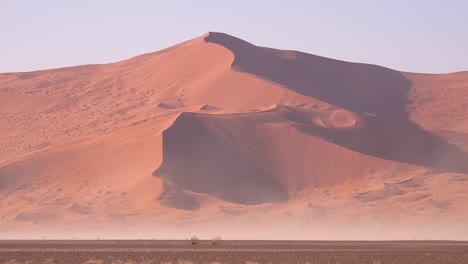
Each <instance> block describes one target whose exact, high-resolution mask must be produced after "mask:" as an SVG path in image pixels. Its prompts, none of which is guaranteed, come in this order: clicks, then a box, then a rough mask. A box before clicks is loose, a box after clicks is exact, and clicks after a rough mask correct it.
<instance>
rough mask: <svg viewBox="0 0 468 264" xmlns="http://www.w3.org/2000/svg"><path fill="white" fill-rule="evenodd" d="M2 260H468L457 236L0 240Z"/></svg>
mask: <svg viewBox="0 0 468 264" xmlns="http://www.w3.org/2000/svg"><path fill="white" fill-rule="evenodd" d="M0 263H11V264H13V263H18V264H19V263H31V264H32V263H67V264H75V263H76V264H78V263H79V264H86V263H87V264H97V263H111V264H114V263H115V264H130V263H132V264H136V263H144V264H149V263H155V264H156V263H161V264H162V263H164V264H169V263H173V264H195V263H208V264H210V263H213V264H214V263H216V264H221V263H226V264H231V263H232V264H239V263H246V264H254V263H258V264H268V263H271V264H274V263H304V264H305V263H310V264H312V263H317V264H318V263H329V264H338V263H349V264H353V263H356V264H357V263H359V264H362V263H369V264H377V263H379V264H385V263H408V264H419V263H421V264H431V263H434V264H445V263H447V264H454V263H460V264H461V263H468V242H454V241H386V242H377V241H374V242H357V241H355V242H344V241H340V242H334V241H218V243H217V244H215V245H213V244H212V241H209V240H208V241H203V240H202V241H199V243H198V244H196V245H192V244H191V241H190V240H186V241H181V240H179V241H169V240H166V241H164V240H140V241H129V240H125V241H117V240H108V241H97V240H96V241H1V242H0Z"/></svg>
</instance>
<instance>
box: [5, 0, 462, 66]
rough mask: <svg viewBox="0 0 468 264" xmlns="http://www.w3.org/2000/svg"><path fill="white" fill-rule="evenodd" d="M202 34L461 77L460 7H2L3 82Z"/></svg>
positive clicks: (96, 3) (398, 2)
mask: <svg viewBox="0 0 468 264" xmlns="http://www.w3.org/2000/svg"><path fill="white" fill-rule="evenodd" d="M208 31H218V32H224V33H227V34H230V35H234V36H237V37H239V38H242V39H244V40H246V41H249V42H251V43H253V44H256V45H260V46H267V47H272V48H279V49H292V50H299V51H303V52H307V53H312V54H316V55H320V56H325V57H330V58H335V59H340V60H346V61H353V62H363V63H372V64H378V65H382V66H385V67H390V68H393V69H397V70H402V71H412V72H427V73H446V72H454V71H467V70H468V1H464V0H445V1H442V0H393V1H386V0H379V1H377V0H361V1H359V0H342V1H337V0H322V1H315V0H287V1H286V0H284V1H280V0H236V1H224V0H193V1H190V0H171V1H169V0H164V1H163V0H153V1H151V0H147V1H144V0H127V1H124V0H79V1H78V0H77V1H75V0H67V1H64V0H41V1H36V0H29V1H28V0H0V33H1V35H0V36H1V38H0V72H13V71H32V70H39V69H47V68H57V67H64V66H72V65H81V64H92V63H108V62H114V61H119V60H122V59H126V58H129V57H133V56H136V55H139V54H142V53H147V52H152V51H157V50H160V49H162V48H165V47H168V46H171V45H174V44H177V43H179V42H182V41H185V40H187V39H191V38H194V37H197V36H200V35H202V34H204V33H206V32H208Z"/></svg>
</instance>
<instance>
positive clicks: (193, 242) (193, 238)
mask: <svg viewBox="0 0 468 264" xmlns="http://www.w3.org/2000/svg"><path fill="white" fill-rule="evenodd" d="M190 243H192V245H197V244H198V243H200V239H199V238H198V237H196V236H193V237H192V238H190Z"/></svg>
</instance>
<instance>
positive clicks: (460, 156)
mask: <svg viewBox="0 0 468 264" xmlns="http://www.w3.org/2000/svg"><path fill="white" fill-rule="evenodd" d="M467 102H468V73H466V72H461V73H453V74H443V75H428V74H415V73H404V72H398V71H395V70H391V69H387V68H383V67H380V66H375V65H367V64H359V63H349V62H343V61H338V60H333V59H328V58H323V57H319V56H315V55H310V54H305V53H301V52H296V51H282V50H275V49H270V48H263V47H258V46H254V45H252V44H250V43H248V42H245V41H243V40H240V39H237V38H235V37H232V36H229V35H226V34H222V33H209V34H207V35H204V36H202V37H199V38H196V39H193V40H190V41H187V42H184V43H181V44H179V45H176V46H173V47H170V48H168V49H165V50H162V51H159V52H155V53H149V54H144V55H141V56H138V57H134V58H131V59H128V60H125V61H121V62H117V63H111V64H104V65H85V66H79V67H70V68H63V69H51V70H43V71H36V72H27V73H5V74H0V117H1V119H0V120H1V121H0V132H1V133H0V135H1V141H0V142H1V148H0V198H1V199H0V212H1V214H0V216H1V218H0V232H1V233H2V234H3V235H4V236H5V237H8V236H16V237H28V236H29V237H33V236H35V235H39V234H45V233H47V234H55V235H56V236H57V237H64V238H69V237H71V236H72V235H74V234H83V233H86V232H88V233H87V234H91V235H93V234H96V233H99V234H101V236H106V235H107V236H121V237H125V236H127V237H135V234H136V233H138V234H143V236H145V235H146V236H149V233H150V231H151V232H153V233H152V234H153V235H152V236H156V237H163V235H164V234H167V235H168V236H171V237H177V236H182V237H183V236H187V232H194V231H198V232H205V233H206V232H216V234H220V235H223V234H226V236H230V237H233V238H270V239H271V238H273V239H274V238H277V239H287V238H289V239H358V238H361V239H376V238H377V239H386V238H388V239H395V238H397V239H413V238H424V239H426V238H427V237H432V238H445V239H467V238H468V230H467V229H466V227H465V225H464V223H466V221H468V209H467V208H468V194H467V192H466V189H467V188H468V122H467V121H466V120H468V119H467V118H466V117H468V104H467ZM182 226H184V228H186V229H184V228H183V227H182ZM207 226H208V227H209V228H208V227H207ZM279 229H284V230H285V231H284V232H280V233H274V234H272V233H271V230H279ZM77 230H79V231H77ZM115 230H119V233H118V234H119V235H116V234H115ZM207 230H208V231H207ZM267 230H269V231H267ZM324 230H327V231H326V232H325V231H324ZM428 230H429V231H430V232H428ZM184 232H185V233H184ZM265 232H268V233H265ZM189 234H192V233H189Z"/></svg>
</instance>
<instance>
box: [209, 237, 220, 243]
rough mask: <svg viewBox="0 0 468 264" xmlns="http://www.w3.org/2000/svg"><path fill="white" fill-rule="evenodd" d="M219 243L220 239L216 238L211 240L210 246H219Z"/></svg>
mask: <svg viewBox="0 0 468 264" xmlns="http://www.w3.org/2000/svg"><path fill="white" fill-rule="evenodd" d="M220 243H221V237H219V236H216V237H214V238H213V239H211V245H219V244H220Z"/></svg>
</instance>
